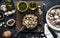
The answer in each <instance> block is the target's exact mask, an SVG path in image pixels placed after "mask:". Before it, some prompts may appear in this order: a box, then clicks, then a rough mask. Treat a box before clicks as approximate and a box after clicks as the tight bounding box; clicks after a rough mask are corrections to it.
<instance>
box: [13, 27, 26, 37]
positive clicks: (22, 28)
mask: <svg viewBox="0 0 60 38" xmlns="http://www.w3.org/2000/svg"><path fill="white" fill-rule="evenodd" d="M24 28H25V26H22V27H21V29H20V30H19V31H18V32H17V33H16V34H15V35H14V37H15V38H16V37H17V35H18V34H19V33H20V32H21V31H23V30H24Z"/></svg>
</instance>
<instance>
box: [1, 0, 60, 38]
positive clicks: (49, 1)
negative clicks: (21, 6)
mask: <svg viewBox="0 0 60 38" xmlns="http://www.w3.org/2000/svg"><path fill="white" fill-rule="evenodd" d="M16 1H19V0H13V2H14V7H15V8H16ZM23 1H40V0H23ZM43 1H44V3H45V5H44V22H46V19H45V16H46V13H47V11H48V10H49V9H50V8H51V7H52V6H55V5H60V0H43ZM0 4H4V1H3V0H2V1H0ZM15 17H16V16H15V14H13V16H11V17H9V16H8V17H7V16H5V20H4V22H6V21H7V20H8V19H10V18H13V19H15ZM7 28H8V27H7ZM7 28H5V27H4V26H3V27H2V29H0V38H2V37H1V36H2V32H4V31H5V30H7ZM8 29H9V30H11V31H12V32H13V34H15V32H16V31H15V27H14V28H8ZM29 35H30V34H29ZM23 36H24V37H26V36H25V35H23V34H21V38H22V37H23ZM36 36H37V34H36ZM24 37H23V38H24Z"/></svg>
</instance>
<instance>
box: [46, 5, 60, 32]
mask: <svg viewBox="0 0 60 38" xmlns="http://www.w3.org/2000/svg"><path fill="white" fill-rule="evenodd" d="M54 8H60V5H55V6H53V7H51V8H50V9H49V10H48V11H47V14H46V22H47V24H48V26H49V27H50V28H52V29H53V30H56V31H60V28H57V27H55V26H53V25H51V24H50V23H49V19H48V16H49V15H48V14H49V13H50V11H51V10H52V9H54Z"/></svg>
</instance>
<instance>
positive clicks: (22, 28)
mask: <svg viewBox="0 0 60 38" xmlns="http://www.w3.org/2000/svg"><path fill="white" fill-rule="evenodd" d="M26 14H34V15H36V16H37V22H38V23H37V25H39V15H38V14H37V13H36V12H27V13H25V14H23V15H22V18H21V20H20V24H21V25H22V27H21V29H20V30H19V31H18V32H17V33H16V34H15V37H17V35H18V34H19V33H20V32H21V31H23V30H24V29H27V30H30V31H31V30H33V29H34V28H36V27H32V28H27V27H26V26H25V25H23V24H22V19H23V17H24V16H25V15H26ZM37 25H36V26H37Z"/></svg>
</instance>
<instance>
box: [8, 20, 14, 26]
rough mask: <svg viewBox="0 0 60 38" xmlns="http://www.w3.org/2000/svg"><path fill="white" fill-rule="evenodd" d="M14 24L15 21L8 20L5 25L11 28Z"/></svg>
mask: <svg viewBox="0 0 60 38" xmlns="http://www.w3.org/2000/svg"><path fill="white" fill-rule="evenodd" d="M14 24H15V20H14V19H9V20H8V21H7V25H8V26H13V25H14Z"/></svg>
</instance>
